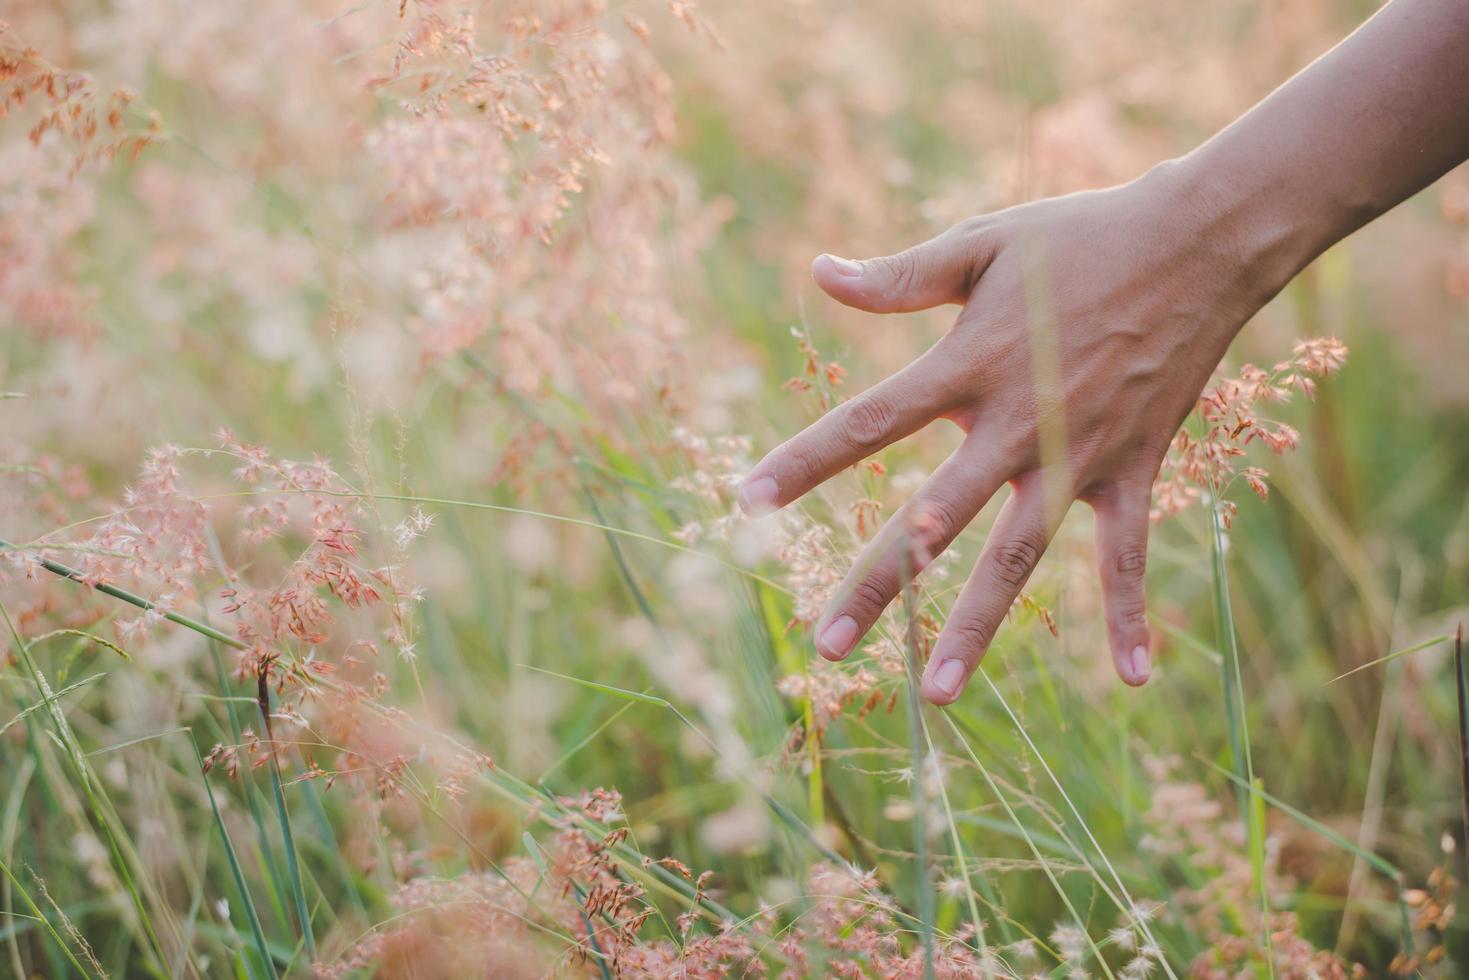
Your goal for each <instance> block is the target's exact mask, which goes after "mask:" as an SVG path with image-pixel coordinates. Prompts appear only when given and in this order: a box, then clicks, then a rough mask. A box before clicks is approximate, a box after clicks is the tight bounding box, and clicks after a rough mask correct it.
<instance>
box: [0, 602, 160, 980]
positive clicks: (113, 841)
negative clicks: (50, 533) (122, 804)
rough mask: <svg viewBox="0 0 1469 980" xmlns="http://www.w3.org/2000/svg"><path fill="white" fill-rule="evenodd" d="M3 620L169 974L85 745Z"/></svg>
mask: <svg viewBox="0 0 1469 980" xmlns="http://www.w3.org/2000/svg"><path fill="white" fill-rule="evenodd" d="M0 618H3V619H4V620H5V625H6V627H7V629H8V630H9V631H10V635H11V637H12V639H13V640H14V642H15V646H16V649H17V650H18V651H19V654H20V661H21V663H22V664H23V665H24V666H25V669H26V672H27V673H28V674H29V675H30V677H31V681H32V682H33V683H34V684H35V685H36V689H37V690H38V691H39V692H40V694H41V699H42V702H43V703H44V704H45V706H46V713H47V715H49V716H50V719H51V724H52V727H53V728H54V729H55V731H54V732H51V733H50V734H51V737H52V738H53V739H54V740H55V741H56V744H57V746H58V747H59V748H60V749H61V750H62V754H63V755H64V756H65V757H66V759H67V761H68V762H69V763H70V765H71V769H72V774H73V776H74V778H75V779H76V781H77V785H78V786H79V787H80V789H81V791H82V793H83V795H84V796H86V798H87V803H88V806H89V807H90V808H91V810H92V817H93V820H94V821H95V822H96V825H97V827H98V828H99V829H100V830H101V832H102V836H103V837H104V838H105V839H106V841H107V848H108V851H109V853H110V854H111V856H112V863H113V868H114V870H116V871H117V874H118V877H119V878H120V879H122V882H123V886H124V887H125V888H126V889H127V892H128V895H129V897H130V898H131V899H132V901H133V908H134V910H135V911H136V912H137V914H138V924H139V925H140V926H141V927H142V930H143V935H144V938H145V940H146V942H145V944H144V948H145V949H146V950H147V951H148V953H149V954H150V955H151V956H152V957H153V959H154V960H155V963H154V964H153V967H154V969H155V971H156V972H158V973H160V974H166V973H167V972H168V966H167V964H168V957H167V955H166V954H165V953H164V951H163V944H162V943H161V942H160V941H159V939H158V934H157V932H155V931H154V929H153V921H152V919H151V918H150V917H149V915H148V905H147V903H146V902H145V901H144V899H143V895H142V892H141V890H140V889H139V887H138V884H137V881H136V880H135V879H134V877H133V873H132V867H131V862H130V861H129V860H128V856H127V855H126V854H124V852H123V848H122V845H121V843H120V842H119V840H118V839H117V836H116V835H115V834H114V833H113V829H112V822H111V821H110V820H109V819H108V814H107V812H106V811H105V810H104V808H103V806H102V803H101V801H100V800H99V799H98V798H97V794H96V792H95V785H96V783H95V780H94V778H93V776H92V773H91V769H90V768H89V767H88V765H87V762H86V757H85V755H84V754H83V753H82V751H81V746H79V745H78V744H77V742H76V736H75V735H73V734H72V731H71V726H70V724H69V723H68V722H67V720H66V715H65V714H64V713H63V712H62V710H61V708H60V706H59V705H58V704H57V703H56V695H55V693H54V692H53V691H52V690H51V685H50V683H49V682H48V681H47V680H46V677H45V675H44V674H42V673H41V669H40V667H38V666H37V665H36V662H35V659H34V658H33V657H32V656H31V652H30V645H29V644H28V643H26V641H25V640H24V639H22V638H21V635H20V632H19V631H18V630H17V629H16V628H15V623H14V622H13V621H12V620H11V618H10V611H9V610H8V609H6V608H5V606H4V604H3V603H0Z"/></svg>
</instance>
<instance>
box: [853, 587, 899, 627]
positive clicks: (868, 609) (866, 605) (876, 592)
mask: <svg viewBox="0 0 1469 980" xmlns="http://www.w3.org/2000/svg"><path fill="white" fill-rule="evenodd" d="M889 598H891V596H890V594H889V592H888V590H887V589H886V588H884V587H883V586H882V584H881V583H880V582H878V581H877V580H876V579H875V578H873V577H872V576H868V577H867V578H861V579H858V580H857V582H856V583H855V584H854V585H853V586H852V605H853V606H854V607H855V608H856V609H857V610H858V611H859V612H861V613H862V614H864V615H865V616H866V617H868V618H871V619H876V618H877V617H878V616H879V615H881V613H882V611H883V610H884V609H886V608H887V605H888V600H889Z"/></svg>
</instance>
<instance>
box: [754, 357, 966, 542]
mask: <svg viewBox="0 0 1469 980" xmlns="http://www.w3.org/2000/svg"><path fill="white" fill-rule="evenodd" d="M938 349H939V348H938V347H934V348H932V349H931V350H929V351H928V352H927V353H926V354H924V355H923V356H922V357H920V358H919V359H918V360H916V361H914V362H913V363H912V364H910V365H908V366H907V367H906V368H904V369H903V370H901V371H899V372H898V373H897V374H895V375H893V376H892V377H890V378H888V379H887V380H886V381H883V382H881V383H880V384H877V385H875V386H873V387H872V388H869V389H868V390H867V391H865V392H863V393H862V394H860V395H858V396H857V397H856V398H853V399H851V400H850V401H846V402H843V403H842V404H840V405H838V406H837V407H836V408H834V409H832V410H831V411H829V412H827V413H826V414H825V415H823V416H822V417H821V418H820V419H818V420H817V421H816V422H815V423H813V424H812V425H810V426H808V427H807V428H806V429H805V430H803V431H802V432H801V433H800V434H798V435H796V436H794V437H793V438H791V439H788V440H786V441H785V442H784V443H782V444H781V445H780V446H777V447H776V448H775V449H773V450H771V451H770V453H769V454H767V455H766V457H765V458H764V459H762V460H761V461H760V462H759V463H757V464H756V465H755V467H754V469H752V470H750V473H749V475H748V476H746V477H745V479H744V481H743V482H742V483H741V484H740V489H739V502H740V507H741V508H742V509H743V510H744V512H745V513H746V514H749V515H750V516H752V517H761V516H763V515H765V514H769V513H772V512H773V511H776V510H778V509H780V508H781V507H784V506H785V505H786V504H789V503H790V502H791V501H793V500H797V499H799V498H800V497H802V496H804V495H805V494H806V493H807V492H809V491H810V490H812V489H814V488H816V487H818V486H820V485H821V484H823V483H825V482H826V481H827V480H829V479H831V478H832V477H833V476H835V475H836V474H838V473H840V472H841V471H842V470H844V469H846V468H847V467H848V466H853V465H855V464H857V463H860V462H861V461H862V460H864V459H866V458H867V457H868V456H871V455H872V454H873V453H875V452H877V451H878V450H880V449H882V448H884V447H886V446H889V445H891V444H892V443H894V442H897V441H898V440H899V439H902V438H903V437H905V436H908V435H911V434H913V433H914V432H917V431H918V430H919V429H921V428H923V427H924V426H925V425H927V424H928V423H929V422H932V421H933V420H934V419H936V418H938V417H939V416H940V415H942V414H944V413H945V412H947V411H951V410H953V409H954V408H956V407H957V406H958V401H959V395H958V392H957V389H956V386H955V385H954V384H953V382H952V380H951V378H952V369H951V368H949V367H947V366H946V365H945V363H944V361H943V359H942V355H938V354H936V352H937V351H938Z"/></svg>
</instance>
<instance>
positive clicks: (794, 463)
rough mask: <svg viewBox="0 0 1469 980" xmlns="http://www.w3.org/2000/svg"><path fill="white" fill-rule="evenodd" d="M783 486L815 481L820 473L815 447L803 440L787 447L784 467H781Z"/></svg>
mask: <svg viewBox="0 0 1469 980" xmlns="http://www.w3.org/2000/svg"><path fill="white" fill-rule="evenodd" d="M779 469H780V470H781V471H782V475H783V479H782V480H781V483H782V485H785V484H786V483H787V482H789V483H791V484H805V483H808V482H810V481H811V480H814V479H815V478H816V476H817V474H818V471H819V465H818V457H817V454H816V452H815V451H814V447H813V446H811V445H809V444H807V442H806V441H805V440H804V439H803V440H800V441H796V442H792V443H790V444H789V445H787V446H786V451H785V460H784V465H782V466H780V467H779Z"/></svg>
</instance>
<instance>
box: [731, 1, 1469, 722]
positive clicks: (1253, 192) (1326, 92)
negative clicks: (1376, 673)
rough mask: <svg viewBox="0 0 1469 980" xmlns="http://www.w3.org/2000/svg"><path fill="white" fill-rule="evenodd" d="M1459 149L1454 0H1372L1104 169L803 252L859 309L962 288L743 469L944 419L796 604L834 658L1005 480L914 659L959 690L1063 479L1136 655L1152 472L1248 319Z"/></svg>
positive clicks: (1132, 671)
mask: <svg viewBox="0 0 1469 980" xmlns="http://www.w3.org/2000/svg"><path fill="white" fill-rule="evenodd" d="M1466 158H1469V0H1393V2H1392V3H1390V4H1388V5H1387V6H1386V7H1384V8H1383V9H1382V10H1381V11H1379V12H1378V14H1377V15H1376V16H1374V17H1373V18H1372V19H1371V20H1369V21H1368V22H1367V23H1366V24H1364V25H1362V27H1360V28H1359V29H1358V30H1357V31H1356V32H1355V33H1353V34H1352V35H1351V36H1350V37H1348V38H1347V39H1346V40H1344V41H1343V42H1342V43H1341V44H1339V45H1337V47H1335V48H1334V49H1333V50H1331V51H1330V52H1328V53H1327V54H1326V55H1324V56H1323V57H1321V58H1320V59H1319V60H1317V61H1316V62H1315V63H1314V64H1312V65H1311V66H1310V67H1308V68H1306V69H1305V70H1304V71H1302V72H1301V73H1300V74H1298V75H1296V76H1295V77H1294V78H1293V79H1291V80H1290V81H1289V82H1287V83H1286V84H1285V85H1283V86H1281V87H1280V88H1279V89H1277V90H1276V91H1275V92H1274V93H1273V94H1272V95H1270V96H1269V97H1268V98H1266V99H1265V100H1264V101H1262V102H1261V103H1260V104H1258V105H1257V106H1255V107H1254V108H1253V109H1251V110H1250V111H1249V112H1248V113H1246V114H1245V115H1244V116H1242V117H1241V118H1240V119H1238V120H1236V121H1235V122H1234V123H1233V124H1232V125H1230V126H1229V127H1228V128H1227V129H1225V130H1223V131H1222V132H1220V133H1219V134H1218V135H1216V136H1215V137H1213V138H1212V139H1211V140H1209V141H1208V142H1207V143H1205V144H1204V145H1202V146H1200V147H1199V148H1198V149H1196V150H1194V151H1193V152H1192V153H1189V154H1188V155H1187V156H1184V157H1181V158H1179V159H1176V160H1170V161H1168V162H1166V163H1163V164H1160V165H1159V166H1157V167H1155V168H1154V169H1152V170H1150V171H1149V172H1148V173H1146V174H1145V175H1143V176H1142V177H1140V178H1138V179H1137V180H1135V181H1133V182H1131V183H1128V184H1123V185H1120V186H1117V187H1112V188H1108V189H1106V190H1099V191H1090V192H1087V193H1082V194H1073V195H1069V196H1066V197H1059V198H1051V199H1049V200H1042V201H1036V202H1034V203H1031V204H1025V205H1021V206H1019V207H1015V208H1010V209H1008V210H1005V211H1001V212H998V213H996V214H989V215H983V216H980V217H976V218H970V219H968V220H966V221H964V222H961V223H960V224H958V225H956V226H955V227H953V228H951V229H949V230H948V231H946V232H944V233H943V234H941V235H939V236H938V237H937V238H934V239H932V240H930V241H927V242H924V243H923V244H921V245H916V246H914V247H912V248H910V249H908V250H906V251H903V252H900V253H898V254H896V255H890V256H885V257H881V258H873V259H866V260H863V261H853V260H849V259H843V258H837V257H836V256H832V255H820V256H817V258H816V260H815V261H814V262H813V263H812V266H811V272H812V275H813V276H814V277H815V279H816V282H817V283H818V284H819V285H820V286H821V288H822V289H824V290H825V291H826V292H827V293H828V294H830V295H831V296H832V298H834V299H836V300H838V301H839V302H842V303H845V304H846V305H848V306H853V307H856V308H857V309H861V310H867V311H869V312H872V313H906V312H910V311H914V310H922V309H928V308H930V307H935V306H940V305H944V304H949V303H952V304H955V305H958V306H961V307H962V309H961V310H960V312H959V315H958V318H957V320H956V321H955V323H954V325H953V327H952V328H951V329H950V330H949V331H948V333H947V334H945V335H944V337H943V338H942V339H940V340H939V341H938V343H936V344H935V345H934V346H933V347H932V348H931V349H930V350H929V351H927V352H926V353H925V354H923V355H922V356H921V357H919V358H918V359H917V360H916V361H914V362H913V363H911V364H909V365H908V366H907V367H906V368H904V369H903V370H901V371H899V372H898V373H897V374H895V375H893V376H892V377H890V378H888V379H887V380H886V381H883V382H882V383H881V384H878V385H877V386H875V387H873V388H871V389H870V390H868V391H866V392H864V393H863V394H861V395H859V396H858V397H856V398H853V399H852V400H850V401H848V402H846V403H844V404H842V405H840V406H839V407H837V408H835V409H833V410H832V411H831V412H829V413H828V414H827V415H825V416H824V417H823V418H821V419H820V420H819V421H817V422H816V423H815V424H814V425H812V426H810V427H809V428H808V429H806V430H805V431H804V432H802V433H800V434H799V435H797V436H795V437H794V438H792V439H790V440H789V441H787V442H786V443H784V444H783V445H781V446H780V447H779V448H777V449H775V450H774V451H773V452H771V453H770V454H769V455H767V456H766V457H765V458H764V459H762V460H761V461H760V463H759V464H758V465H757V466H755V468H754V469H753V470H751V471H750V473H749V475H748V476H747V477H746V478H745V480H744V482H743V483H742V484H741V487H740V503H741V506H742V507H743V508H744V509H745V510H746V512H748V513H751V514H754V515H760V514H765V513H770V512H771V511H773V510H775V509H778V508H780V507H784V506H786V505H787V504H790V503H791V502H792V501H794V500H797V499H799V498H800V497H801V496H802V495H803V494H805V493H807V492H809V491H810V490H812V489H813V488H815V487H817V486H818V485H820V484H821V483H823V482H825V481H826V480H829V479H831V478H832V477H833V476H835V475H836V474H838V473H840V472H841V471H843V470H844V469H846V468H847V467H849V466H852V465H853V464H855V463H857V462H859V461H860V460H862V459H864V458H866V457H868V456H870V455H872V454H873V453H875V452H877V451H878V450H880V449H882V448H883V447H885V446H887V445H889V444H891V443H893V442H895V441H897V440H899V439H902V438H904V437H906V436H908V435H910V434H912V433H913V432H915V431H917V430H918V429H920V428H922V427H923V426H925V425H927V424H928V423H929V422H932V421H934V420H935V419H938V418H946V419H949V420H951V421H953V422H955V423H957V424H958V425H959V427H960V428H961V429H962V430H963V432H964V439H963V442H962V444H961V445H960V446H959V448H958V449H957V450H955V451H954V453H953V455H952V456H950V457H949V458H948V459H947V460H946V461H945V462H944V463H943V464H942V465H941V466H940V467H939V468H938V469H937V470H935V471H934V473H933V475H932V476H931V477H930V478H929V480H928V481H927V482H926V483H925V484H924V485H923V487H922V488H921V489H919V490H918V491H917V493H916V494H914V496H913V497H912V499H910V500H909V501H908V502H907V504H906V505H905V506H903V507H902V509H900V510H899V511H898V512H897V514H895V515H894V516H893V518H892V519H891V520H890V521H889V522H888V523H887V525H886V526H885V527H884V528H883V529H882V530H881V531H880V532H879V533H878V534H877V535H876V537H874V539H873V540H872V541H871V542H870V543H869V544H868V545H867V547H866V549H865V550H864V551H863V553H862V555H861V557H860V558H859V559H858V561H857V563H856V564H855V565H854V566H853V568H852V570H851V571H850V572H848V574H847V577H846V580H845V581H844V582H843V584H842V586H841V588H840V589H839V590H838V592H837V594H836V597H835V598H834V599H833V600H832V602H831V603H830V605H829V606H828V608H827V609H826V610H825V612H824V613H823V615H822V616H821V618H820V620H818V622H817V624H816V631H815V636H816V647H817V650H818V652H820V653H821V655H822V656H823V657H826V658H827V659H829V660H841V659H842V658H844V657H846V656H847V655H848V654H849V653H850V652H851V651H852V649H853V648H854V647H855V646H856V644H857V641H858V640H859V639H860V638H861V637H862V635H863V634H864V633H866V632H867V631H868V630H869V629H871V628H872V626H873V624H874V623H875V622H876V621H877V618H878V616H879V615H880V614H881V613H882V611H883V609H884V608H885V607H886V606H887V605H888V603H890V602H891V601H892V600H893V599H894V598H895V597H896V596H897V595H898V592H899V590H900V589H901V588H902V587H903V585H904V583H905V582H907V581H909V580H910V579H911V576H913V575H916V574H917V573H918V572H919V571H921V570H922V568H923V566H924V565H925V564H926V563H927V562H928V561H930V560H931V559H932V558H933V557H934V556H936V555H938V554H940V553H942V552H943V551H944V549H945V548H947V547H948V546H949V544H950V542H952V541H953V539H954V538H955V536H957V535H958V534H959V532H960V531H962V530H963V529H964V527H965V526H966V525H968V524H969V523H970V522H971V521H972V520H973V519H974V517H975V515H977V514H978V513H979V511H980V509H981V508H982V507H983V506H984V505H985V504H986V503H987V502H988V501H989V500H990V498H991V497H993V496H994V495H995V494H996V493H997V492H998V491H999V490H1000V488H1001V487H1002V486H1003V485H1004V484H1006V483H1008V484H1010V487H1011V493H1010V495H1009V497H1008V499H1007V500H1006V501H1005V503H1004V505H1003V507H1002V508H1001V510H1000V513H999V515H998V517H997V518H996V520H995V523H994V526H993V528H992V529H991V531H990V534H989V537H988V540H986V542H985V544H984V549H983V551H982V553H981V554H980V557H979V560H978V562H977V563H976V565H975V567H974V571H973V573H972V574H971V575H970V577H969V581H968V583H967V584H966V586H965V587H964V590H963V592H962V593H961V594H960V596H959V598H958V599H957V600H956V602H955V603H954V606H953V608H952V610H951V611H950V613H949V618H948V622H947V624H946V625H945V626H944V629H943V632H942V634H941V635H940V637H939V639H938V642H937V644H936V646H935V647H934V650H933V655H932V656H931V658H930V660H929V663H928V667H927V669H926V671H925V673H924V676H923V693H924V695H925V696H926V697H927V698H928V699H929V700H931V701H933V702H935V703H938V704H947V703H949V702H952V701H954V700H955V699H956V698H957V697H959V695H960V693H961V692H962V691H963V689H964V686H965V684H966V683H967V682H968V680H969V677H970V675H971V674H972V673H973V672H974V670H975V668H976V667H977V666H978V664H979V661H980V658H981V657H983V656H984V653H985V650H986V649H987V648H988V647H989V645H990V642H991V640H992V639H993V638H994V636H995V632H996V631H997V630H998V629H999V628H1000V624H1001V622H1002V621H1003V620H1004V617H1005V614H1006V612H1007V611H1008V610H1009V609H1010V606H1011V603H1012V602H1013V601H1014V600H1015V598H1016V596H1017V595H1018V594H1019V592H1020V590H1021V588H1022V587H1024V585H1025V583H1026V580H1027V579H1028V578H1029V577H1030V574H1031V572H1032V571H1033V570H1034V569H1035V566H1036V563H1037V562H1038V561H1039V560H1040V557H1041V555H1042V553H1044V552H1045V550H1046V547H1047V545H1048V544H1049V543H1050V540H1051V537H1052V535H1053V534H1054V533H1055V531H1056V529H1057V526H1058V525H1059V524H1060V521H1061V518H1062V516H1063V515H1064V514H1065V512H1066V510H1067V508H1068V507H1069V506H1070V504H1071V503H1072V502H1073V501H1076V500H1082V501H1085V502H1086V503H1088V504H1089V505H1091V507H1092V509H1093V510H1094V511H1095V513H1096V547H1097V555H1098V565H1099V571H1100V576H1101V583H1102V589H1103V592H1104V595H1105V606H1106V618H1107V633H1108V639H1109V643H1110V646H1111V650H1112V658H1113V661H1114V662H1115V663H1116V666H1117V671H1118V673H1119V674H1120V675H1121V677H1122V679H1123V680H1124V681H1125V682H1127V683H1128V684H1133V685H1138V684H1142V683H1144V682H1145V681H1146V680H1147V678H1148V674H1149V672H1150V669H1151V660H1150V656H1149V652H1148V621H1147V614H1146V607H1145V602H1144V565H1145V563H1146V557H1147V547H1148V511H1149V506H1150V490H1151V486H1152V482H1153V478H1154V476H1155V475H1156V474H1157V472H1158V467H1159V464H1160V463H1161V461H1162V459H1163V455H1164V453H1165V452H1166V450H1167V448H1168V445H1169V443H1170V441H1171V440H1172V438H1173V435H1174V433H1175V432H1176V431H1177V429H1178V427H1179V425H1180V424H1181V423H1182V422H1183V419H1184V418H1185V416H1186V415H1187V414H1188V412H1189V411H1190V410H1191V409H1192V408H1193V406H1194V404H1195V403H1196V401H1197V399H1198V397H1199V394H1200V392H1201V391H1202V389H1203V386H1204V385H1205V383H1206V382H1207V381H1208V379H1209V376H1210V374H1211V373H1212V372H1213V370H1214V368H1215V367H1216V366H1217V365H1218V364H1219V361H1220V359H1221V358H1223V356H1224V353H1225V351H1226V350H1227V349H1228V347H1229V345H1230V342H1231V341H1232V340H1233V339H1234V337H1235V334H1237V333H1238V332H1239V330H1240V328H1241V327H1243V326H1244V324H1245V322H1246V321H1247V320H1248V319H1249V318H1250V317H1251V316H1253V315H1254V314H1255V312H1256V311H1258V310H1259V309H1260V307H1262V306H1263V305H1264V304H1265V303H1266V302H1268V301H1269V300H1270V299H1271V297H1273V296H1275V294H1276V293H1278V292H1279V291H1280V290H1281V289H1282V288H1284V287H1285V285H1286V283H1288V282H1289V281H1290V280H1291V279H1292V278H1293V277H1294V276H1295V275H1296V274H1297V273H1299V272H1300V271H1301V270H1302V269H1303V268H1305V267H1306V265H1307V264H1309V263H1310V262H1311V261H1312V260H1313V259H1315V258H1316V257H1317V256H1318V255H1320V254H1321V253H1322V252H1323V251H1325V250H1326V249H1327V248H1329V247H1330V246H1331V245H1332V244H1334V243H1335V242H1337V241H1339V240H1340V239H1342V238H1344V237H1345V236H1347V235H1349V234H1351V233H1352V232H1353V231H1356V230H1357V229H1358V228H1360V227H1361V226H1362V225H1364V224H1366V223H1367V222H1369V221H1371V220H1372V219H1374V218H1376V217H1377V216H1378V215H1380V214H1382V213H1383V212H1385V211H1387V210H1389V209H1390V208H1392V207H1394V206H1396V205H1397V204H1398V203H1400V202H1401V201H1403V200H1404V199H1406V198H1407V197H1409V196H1411V195H1412V194H1414V193H1416V192H1417V191H1419V190H1422V189H1423V188H1424V187H1426V186H1428V185H1429V184H1431V183H1432V182H1433V181H1435V180H1437V179H1438V178H1439V177H1441V176H1442V175H1443V174H1444V173H1446V172H1447V171H1448V170H1450V169H1452V168H1453V167H1454V166H1456V165H1457V164H1459V163H1461V162H1463V161H1464V160H1465V159H1466Z"/></svg>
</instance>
